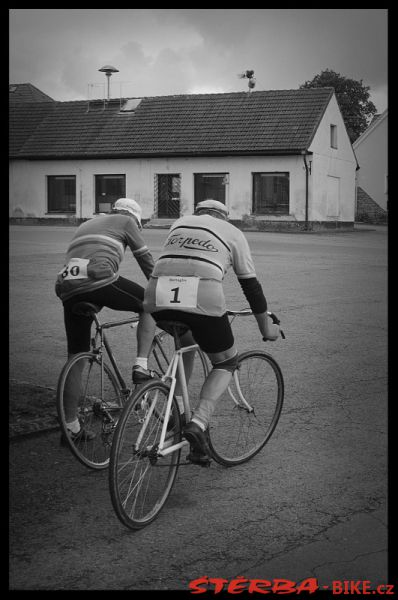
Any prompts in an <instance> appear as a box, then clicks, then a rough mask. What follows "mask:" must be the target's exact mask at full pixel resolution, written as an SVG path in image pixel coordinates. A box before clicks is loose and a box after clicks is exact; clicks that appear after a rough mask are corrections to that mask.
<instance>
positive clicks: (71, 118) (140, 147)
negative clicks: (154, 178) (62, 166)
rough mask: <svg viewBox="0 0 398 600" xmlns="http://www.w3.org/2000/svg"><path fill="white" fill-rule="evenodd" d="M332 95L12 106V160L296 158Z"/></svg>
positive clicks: (303, 92) (305, 92)
mask: <svg viewBox="0 0 398 600" xmlns="http://www.w3.org/2000/svg"><path fill="white" fill-rule="evenodd" d="M332 93H333V90H332V89H331V88H314V89H300V90H271V91H258V92H251V93H247V92H235V93H227V94H193V95H177V96H156V97H147V98H142V99H141V102H140V103H139V105H138V107H137V108H136V110H135V111H134V112H127V113H121V112H120V101H119V100H111V101H109V102H108V103H104V102H103V101H101V102H100V101H98V102H90V103H88V102H87V101H72V102H54V101H53V102H46V103H41V104H40V103H36V105H35V106H34V105H33V104H32V103H18V104H14V105H10V156H11V157H13V158H63V157H68V158H69V157H80V158H92V157H105V156H106V157H109V156H114V157H117V156H125V157H126V156H131V157H135V156H159V155H163V156H166V155H167V156H172V155H177V154H178V155H198V154H202V155H204V154H206V155H211V154H239V153H250V154H256V153H257V154H259V153H260V154H273V153H284V152H285V153H295V152H300V151H301V150H302V149H305V148H308V146H309V144H310V142H311V140H312V137H313V135H314V133H315V131H316V128H317V126H318V124H319V121H320V119H321V118H322V115H323V113H324V111H325V109H326V106H327V104H328V102H329V100H330V97H331V95H332Z"/></svg>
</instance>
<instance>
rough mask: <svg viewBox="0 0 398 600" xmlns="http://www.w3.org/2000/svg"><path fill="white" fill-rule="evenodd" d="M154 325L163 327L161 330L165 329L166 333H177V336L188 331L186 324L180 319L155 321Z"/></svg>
mask: <svg viewBox="0 0 398 600" xmlns="http://www.w3.org/2000/svg"><path fill="white" fill-rule="evenodd" d="M156 325H157V326H158V327H159V328H160V329H163V331H167V333H170V334H171V335H177V336H178V337H180V336H181V335H184V333H186V332H187V331H189V327H188V325H185V323H181V322H180V321H157V322H156Z"/></svg>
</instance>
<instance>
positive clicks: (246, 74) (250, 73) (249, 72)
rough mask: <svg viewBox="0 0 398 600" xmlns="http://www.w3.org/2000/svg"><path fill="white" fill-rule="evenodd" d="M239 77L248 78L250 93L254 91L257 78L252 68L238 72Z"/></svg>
mask: <svg viewBox="0 0 398 600" xmlns="http://www.w3.org/2000/svg"><path fill="white" fill-rule="evenodd" d="M238 77H239V79H248V80H249V81H248V82H247V85H248V86H249V93H250V92H251V91H252V89H253V88H254V86H255V85H256V79H255V77H254V71H253V70H252V69H250V70H247V71H244V72H243V73H238Z"/></svg>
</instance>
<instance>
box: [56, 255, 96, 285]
mask: <svg viewBox="0 0 398 600" xmlns="http://www.w3.org/2000/svg"><path fill="white" fill-rule="evenodd" d="M89 262H90V261H89V259H88V258H71V259H70V261H69V262H68V264H67V265H66V267H64V268H63V269H62V271H60V272H59V273H58V275H61V277H62V279H63V280H65V279H87V277H88V275H87V265H88V263H89Z"/></svg>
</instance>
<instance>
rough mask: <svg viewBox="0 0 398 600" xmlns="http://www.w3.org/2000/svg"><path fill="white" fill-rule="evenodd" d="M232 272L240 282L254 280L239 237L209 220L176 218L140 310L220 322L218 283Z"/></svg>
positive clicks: (221, 299) (206, 217) (237, 232)
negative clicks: (213, 318) (168, 311)
mask: <svg viewBox="0 0 398 600" xmlns="http://www.w3.org/2000/svg"><path fill="white" fill-rule="evenodd" d="M230 267H232V269H233V270H234V272H235V274H236V276H237V277H238V278H239V279H248V278H252V277H256V272H255V269H254V264H253V259H252V256H251V252H250V248H249V244H248V242H247V240H246V238H245V236H244V234H243V233H242V232H241V231H240V229H238V228H237V227H235V226H234V225H232V223H229V222H228V221H224V220H222V219H217V218H215V217H212V216H211V215H207V214H204V215H189V216H185V217H181V218H180V219H178V220H177V221H175V223H174V224H173V225H172V227H171V229H170V232H169V234H168V236H167V239H166V242H165V244H164V246H163V250H162V252H161V254H160V256H159V258H158V260H157V261H156V263H155V267H154V270H153V272H152V274H151V277H150V279H149V282H148V286H147V288H146V292H145V301H144V309H145V310H146V311H147V312H156V311H159V310H165V309H175V310H182V311H186V312H192V313H198V314H205V315H210V316H222V315H223V314H224V313H225V312H226V303H225V298H224V292H223V286H222V282H223V279H224V277H225V274H226V273H227V271H228V269H229V268H230Z"/></svg>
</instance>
